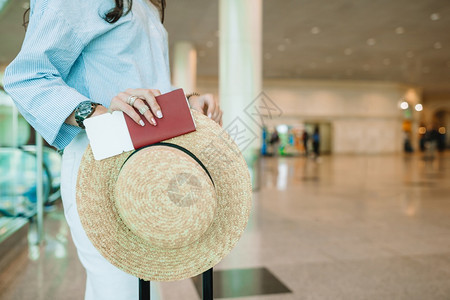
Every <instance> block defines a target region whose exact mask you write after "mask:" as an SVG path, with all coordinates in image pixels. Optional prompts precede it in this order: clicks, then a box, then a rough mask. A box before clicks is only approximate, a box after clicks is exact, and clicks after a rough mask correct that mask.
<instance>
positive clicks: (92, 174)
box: [77, 110, 252, 281]
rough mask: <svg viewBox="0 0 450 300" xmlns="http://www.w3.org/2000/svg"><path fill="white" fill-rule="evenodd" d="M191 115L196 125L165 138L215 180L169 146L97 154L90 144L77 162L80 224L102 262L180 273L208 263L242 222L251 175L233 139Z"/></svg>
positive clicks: (164, 275) (168, 276)
mask: <svg viewBox="0 0 450 300" xmlns="http://www.w3.org/2000/svg"><path fill="white" fill-rule="evenodd" d="M192 114H193V116H194V119H195V123H196V127H197V130H196V131H194V132H192V133H189V134H186V135H183V136H179V137H176V138H173V139H169V140H167V141H165V142H167V143H172V144H176V145H179V146H181V147H184V148H186V149H188V150H189V151H190V152H192V153H193V154H194V155H195V156H196V157H197V158H198V159H199V160H200V161H201V162H202V163H203V164H204V166H205V167H206V169H207V170H208V171H209V173H210V175H211V177H212V180H213V182H214V184H212V182H211V180H210V178H209V177H208V175H207V174H206V173H205V171H204V170H203V169H202V168H201V166H200V165H199V164H198V163H197V162H195V161H194V160H193V159H192V158H191V157H190V156H188V155H187V154H185V153H184V152H182V151H180V150H178V149H174V148H170V147H167V146H153V147H149V148H146V149H143V150H140V151H138V152H137V153H135V154H134V155H132V156H131V157H130V158H129V160H127V158H128V157H129V156H130V155H131V154H132V152H127V153H123V154H121V155H118V156H115V157H111V158H108V159H105V160H101V161H96V160H95V159H94V157H93V155H92V151H91V149H90V147H88V149H87V150H86V152H85V154H84V156H83V159H82V162H81V165H80V169H79V173H78V179H77V207H78V212H79V215H80V219H81V223H82V225H83V228H84V229H85V231H86V233H87V235H88V237H89V239H90V240H91V242H92V243H93V244H94V246H95V247H96V248H97V249H98V250H99V252H100V253H101V254H102V255H103V256H104V257H105V258H106V259H107V260H108V261H110V262H111V263H112V264H113V265H115V266H116V267H118V268H120V269H122V270H123V271H125V272H127V273H129V274H132V275H134V276H136V277H139V278H141V279H145V280H150V281H172V280H181V279H185V278H189V277H193V276H196V275H198V274H200V273H202V272H204V271H206V270H208V269H210V268H211V267H214V266H215V265H216V264H217V263H218V262H220V260H222V259H223V258H224V257H225V256H226V255H227V254H228V253H229V252H230V251H231V250H232V248H233V247H234V246H235V244H236V243H237V241H238V240H239V238H240V236H241V234H242V232H243V231H244V229H245V226H246V224H247V221H248V217H249V214H250V208H251V202H252V189H251V182H250V176H249V172H248V168H247V165H246V163H245V161H244V159H243V157H242V155H241V154H240V151H239V149H238V147H237V145H236V144H235V143H234V142H233V141H232V140H231V138H230V137H229V135H228V134H227V133H226V132H225V131H224V130H223V129H222V128H221V127H220V126H219V125H217V124H216V123H215V122H213V121H212V120H210V119H209V118H207V117H205V116H203V115H202V114H200V113H198V112H196V111H194V110H192ZM126 160H127V161H126ZM125 161H126V163H125V164H124V162H125ZM122 166H123V167H122ZM119 174H120V176H119Z"/></svg>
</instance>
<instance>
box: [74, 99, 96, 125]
mask: <svg viewBox="0 0 450 300" xmlns="http://www.w3.org/2000/svg"><path fill="white" fill-rule="evenodd" d="M97 105H100V104H98V103H95V102H91V101H83V102H81V103H80V104H78V106H77V108H75V121H77V124H78V126H80V127H81V128H83V129H84V128H85V127H84V124H83V122H84V120H86V119H87V118H89V117H90V116H92V114H93V113H94V111H95V108H96V107H97Z"/></svg>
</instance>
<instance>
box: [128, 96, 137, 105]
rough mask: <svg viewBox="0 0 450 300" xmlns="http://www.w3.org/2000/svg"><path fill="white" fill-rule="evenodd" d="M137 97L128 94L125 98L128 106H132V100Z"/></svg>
mask: <svg viewBox="0 0 450 300" xmlns="http://www.w3.org/2000/svg"><path fill="white" fill-rule="evenodd" d="M137 98H138V97H137V96H135V95H131V96H129V97H128V98H127V103H128V104H129V105H130V106H133V105H134V102H135V101H136V99H137Z"/></svg>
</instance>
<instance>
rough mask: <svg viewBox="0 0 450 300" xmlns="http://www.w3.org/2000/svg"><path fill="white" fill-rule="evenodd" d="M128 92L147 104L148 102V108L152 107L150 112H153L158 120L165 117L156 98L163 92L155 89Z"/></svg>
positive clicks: (129, 90) (130, 90)
mask: <svg viewBox="0 0 450 300" xmlns="http://www.w3.org/2000/svg"><path fill="white" fill-rule="evenodd" d="M126 92H127V93H128V94H130V95H134V96H137V97H139V98H141V99H143V100H145V102H147V104H148V106H149V107H150V110H151V111H152V113H153V115H155V116H156V117H157V118H159V119H161V118H162V117H163V114H162V111H161V107H159V104H158V102H157V101H156V98H155V97H156V96H159V95H161V92H160V91H159V90H155V89H128V90H126Z"/></svg>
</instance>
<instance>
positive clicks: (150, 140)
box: [124, 89, 195, 150]
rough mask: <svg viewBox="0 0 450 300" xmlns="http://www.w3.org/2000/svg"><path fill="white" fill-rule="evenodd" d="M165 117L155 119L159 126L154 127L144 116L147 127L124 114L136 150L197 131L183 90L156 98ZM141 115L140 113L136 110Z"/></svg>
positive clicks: (143, 119)
mask: <svg viewBox="0 0 450 300" xmlns="http://www.w3.org/2000/svg"><path fill="white" fill-rule="evenodd" d="M155 98H156V101H157V102H158V104H159V106H160V107H161V112H162V114H163V117H162V118H161V119H158V118H157V117H156V116H155V117H154V118H155V120H156V123H157V125H156V126H153V125H152V124H150V123H149V122H148V121H147V119H146V118H145V117H144V116H142V115H141V116H142V121H144V123H145V126H141V125H139V124H137V123H136V122H135V121H134V120H133V119H131V118H130V117H129V116H128V115H127V114H124V117H125V121H126V124H127V127H128V131H129V133H130V136H131V141H132V143H133V147H134V149H136V150H137V149H139V148H142V147H145V146H148V145H151V144H154V143H158V142H161V141H164V140H167V139H170V138H173V137H176V136H179V135H183V134H186V133H189V132H192V131H195V124H194V120H193V118H192V114H191V111H190V109H189V105H188V102H187V100H186V96H185V95H184V92H183V89H177V90H174V91H171V92H169V93H166V94H162V95H159V96H156V97H155ZM136 112H137V113H138V114H139V112H138V111H137V110H136Z"/></svg>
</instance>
